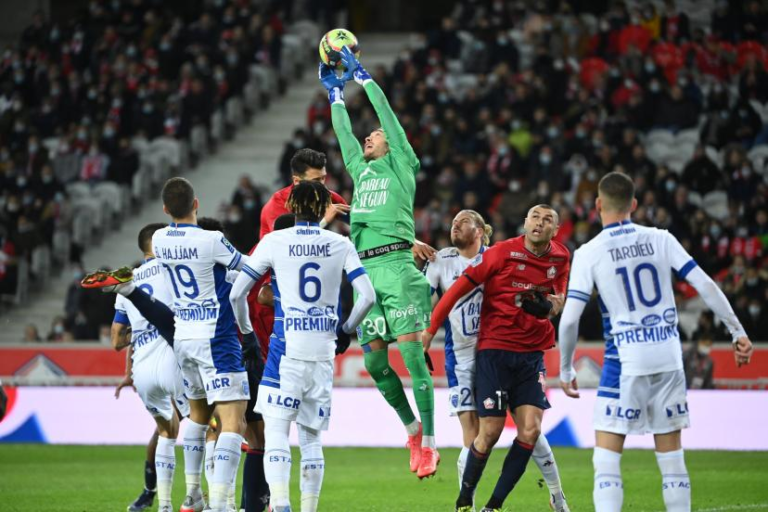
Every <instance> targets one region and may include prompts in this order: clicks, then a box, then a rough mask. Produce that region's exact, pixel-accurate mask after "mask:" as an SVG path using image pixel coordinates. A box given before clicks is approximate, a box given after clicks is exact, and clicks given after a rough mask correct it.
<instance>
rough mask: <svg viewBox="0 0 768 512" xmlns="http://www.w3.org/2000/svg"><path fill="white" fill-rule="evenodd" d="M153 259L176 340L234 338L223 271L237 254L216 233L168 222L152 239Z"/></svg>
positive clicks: (233, 266) (235, 264) (238, 262)
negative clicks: (162, 274)
mask: <svg viewBox="0 0 768 512" xmlns="http://www.w3.org/2000/svg"><path fill="white" fill-rule="evenodd" d="M152 247H153V248H154V252H155V257H156V258H157V261H159V262H160V264H162V266H163V268H165V270H166V273H167V276H168V286H169V288H170V290H171V295H172V297H173V310H174V314H175V315H176V319H175V325H176V334H175V337H176V340H214V339H219V338H222V337H231V336H235V337H237V326H236V324H235V315H234V313H233V312H232V306H231V304H230V303H229V291H230V290H231V289H232V285H231V284H230V283H229V282H227V270H228V269H229V270H239V269H240V267H241V266H242V263H243V260H242V255H241V254H240V252H238V251H237V250H236V249H235V248H234V247H233V246H232V244H230V243H229V241H228V240H227V239H226V238H224V235H223V234H222V233H221V232H220V231H205V230H203V229H202V228H201V227H200V226H198V225H196V224H176V223H171V225H170V226H168V227H167V228H165V229H159V230H157V231H156V232H155V234H154V235H153V236H152Z"/></svg>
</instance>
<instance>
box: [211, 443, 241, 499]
mask: <svg viewBox="0 0 768 512" xmlns="http://www.w3.org/2000/svg"><path fill="white" fill-rule="evenodd" d="M242 443H243V436H241V435H240V434H236V433H235V432H222V433H221V434H219V438H218V439H217V440H216V450H214V452H213V453H214V457H213V485H212V486H211V488H210V489H209V492H208V497H209V501H210V507H211V510H214V511H216V512H218V511H219V510H226V506H227V495H228V494H229V488H230V487H231V486H232V480H233V479H234V477H235V474H236V473H237V468H238V466H239V465H240V445H241V444H242Z"/></svg>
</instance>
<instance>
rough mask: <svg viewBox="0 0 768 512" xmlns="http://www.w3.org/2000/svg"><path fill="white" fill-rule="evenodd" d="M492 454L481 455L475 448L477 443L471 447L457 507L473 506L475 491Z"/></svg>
mask: <svg viewBox="0 0 768 512" xmlns="http://www.w3.org/2000/svg"><path fill="white" fill-rule="evenodd" d="M489 455H490V453H481V452H479V451H477V449H476V448H475V443H472V445H471V446H470V447H469V454H468V455H467V465H466V466H465V467H464V475H463V477H462V479H461V491H459V499H458V500H457V501H456V506H457V507H466V506H468V505H472V501H473V499H474V496H475V489H477V484H478V482H480V477H482V476H483V470H484V469H485V465H486V464H487V463H488V456H489Z"/></svg>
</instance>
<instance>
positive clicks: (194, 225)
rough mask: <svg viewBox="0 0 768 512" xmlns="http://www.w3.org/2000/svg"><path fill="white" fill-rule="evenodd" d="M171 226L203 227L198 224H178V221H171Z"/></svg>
mask: <svg viewBox="0 0 768 512" xmlns="http://www.w3.org/2000/svg"><path fill="white" fill-rule="evenodd" d="M170 227H172V228H198V229H203V228H201V227H200V226H198V225H197V224H185V223H182V224H178V223H176V222H171V224H170Z"/></svg>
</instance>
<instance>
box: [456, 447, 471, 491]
mask: <svg viewBox="0 0 768 512" xmlns="http://www.w3.org/2000/svg"><path fill="white" fill-rule="evenodd" d="M467 457H469V448H467V447H466V446H464V447H462V449H461V453H459V459H458V460H457V461H456V467H457V468H458V469H459V490H461V480H462V479H463V478H464V468H465V467H467Z"/></svg>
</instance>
